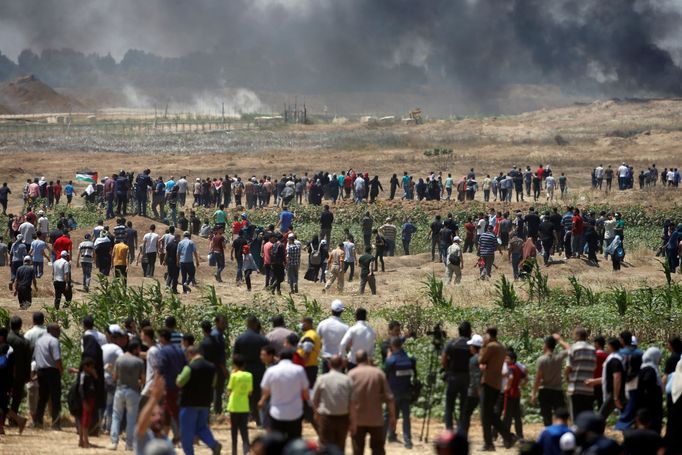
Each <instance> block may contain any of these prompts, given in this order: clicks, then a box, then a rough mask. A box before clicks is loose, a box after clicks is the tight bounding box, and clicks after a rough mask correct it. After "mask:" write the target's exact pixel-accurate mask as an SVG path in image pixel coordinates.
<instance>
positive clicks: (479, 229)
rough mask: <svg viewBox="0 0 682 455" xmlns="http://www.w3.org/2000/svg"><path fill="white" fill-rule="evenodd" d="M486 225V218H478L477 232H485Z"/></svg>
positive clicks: (481, 233) (480, 233)
mask: <svg viewBox="0 0 682 455" xmlns="http://www.w3.org/2000/svg"><path fill="white" fill-rule="evenodd" d="M485 225H486V222H485V218H481V219H480V220H478V225H476V234H478V235H483V233H484V232H485Z"/></svg>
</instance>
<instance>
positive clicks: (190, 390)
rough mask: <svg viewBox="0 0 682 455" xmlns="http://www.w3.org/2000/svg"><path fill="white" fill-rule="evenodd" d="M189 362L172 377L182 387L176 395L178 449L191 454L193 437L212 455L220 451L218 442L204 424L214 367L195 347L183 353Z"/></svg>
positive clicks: (192, 451)
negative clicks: (179, 431) (178, 395)
mask: <svg viewBox="0 0 682 455" xmlns="http://www.w3.org/2000/svg"><path fill="white" fill-rule="evenodd" d="M185 354H186V356H187V361H188V362H189V363H188V364H187V365H185V367H184V368H183V369H182V372H181V373H180V374H179V375H178V377H177V379H176V384H177V386H178V387H179V388H181V389H182V393H181V394H180V428H181V429H182V450H183V452H184V453H185V454H186V455H194V440H195V439H197V438H198V439H200V440H201V441H202V442H203V443H204V444H206V445H207V446H208V447H209V448H210V449H211V450H212V451H213V454H214V455H217V454H220V450H221V449H222V445H221V444H220V443H219V442H217V441H216V440H215V438H214V437H213V433H211V429H210V428H209V427H208V413H209V409H210V407H211V398H212V393H211V392H212V389H213V384H214V383H213V380H214V378H215V373H216V367H215V366H214V365H213V364H212V363H211V362H209V361H207V360H206V359H204V358H203V357H202V356H201V354H199V352H198V350H197V348H196V347H195V346H190V347H188V348H187V352H186V353H185Z"/></svg>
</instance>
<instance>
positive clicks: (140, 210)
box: [136, 194, 147, 216]
mask: <svg viewBox="0 0 682 455" xmlns="http://www.w3.org/2000/svg"><path fill="white" fill-rule="evenodd" d="M136 200H137V214H138V216H147V195H144V196H141V195H139V194H138V195H137V199H136Z"/></svg>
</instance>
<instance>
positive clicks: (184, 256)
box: [176, 232, 199, 294]
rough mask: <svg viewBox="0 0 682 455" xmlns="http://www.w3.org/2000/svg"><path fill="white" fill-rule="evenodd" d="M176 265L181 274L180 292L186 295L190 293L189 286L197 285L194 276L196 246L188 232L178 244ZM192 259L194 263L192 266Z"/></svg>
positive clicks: (197, 256)
mask: <svg viewBox="0 0 682 455" xmlns="http://www.w3.org/2000/svg"><path fill="white" fill-rule="evenodd" d="M177 251H178V252H177V259H176V264H177V266H178V268H179V269H180V273H181V274H182V292H183V293H185V294H187V293H188V292H190V291H191V289H190V287H189V285H190V284H195V285H196V284H197V283H196V279H195V278H194V274H195V273H196V269H197V268H198V267H199V254H198V253H197V246H196V245H195V244H194V241H192V239H191V235H190V233H189V232H185V235H184V238H183V239H182V240H181V241H180V243H178V250H177ZM193 259H194V260H195V261H196V267H195V266H194V262H193Z"/></svg>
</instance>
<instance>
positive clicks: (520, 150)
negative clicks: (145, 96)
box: [0, 100, 682, 454]
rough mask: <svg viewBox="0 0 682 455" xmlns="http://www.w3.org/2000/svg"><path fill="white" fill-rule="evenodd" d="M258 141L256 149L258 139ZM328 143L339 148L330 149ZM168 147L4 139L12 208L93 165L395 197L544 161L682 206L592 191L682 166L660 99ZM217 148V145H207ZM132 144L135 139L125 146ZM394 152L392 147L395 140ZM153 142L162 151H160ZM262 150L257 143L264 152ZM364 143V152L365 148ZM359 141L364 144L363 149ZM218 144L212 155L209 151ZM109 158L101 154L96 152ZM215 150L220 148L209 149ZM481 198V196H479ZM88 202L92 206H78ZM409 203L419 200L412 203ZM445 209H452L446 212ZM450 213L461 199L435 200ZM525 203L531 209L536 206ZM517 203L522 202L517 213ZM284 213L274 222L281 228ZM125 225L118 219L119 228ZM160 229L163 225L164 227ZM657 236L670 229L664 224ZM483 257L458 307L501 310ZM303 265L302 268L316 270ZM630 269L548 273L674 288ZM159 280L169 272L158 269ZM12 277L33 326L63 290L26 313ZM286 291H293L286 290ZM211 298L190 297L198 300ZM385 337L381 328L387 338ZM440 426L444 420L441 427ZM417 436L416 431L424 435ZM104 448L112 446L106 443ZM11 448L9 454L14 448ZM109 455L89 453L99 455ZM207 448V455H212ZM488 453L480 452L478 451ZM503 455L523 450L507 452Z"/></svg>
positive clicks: (668, 111)
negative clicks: (308, 183) (309, 180)
mask: <svg viewBox="0 0 682 455" xmlns="http://www.w3.org/2000/svg"><path fill="white" fill-rule="evenodd" d="M247 134H251V135H252V141H251V142H249V141H246V140H245V139H244V138H245V137H246V136H244V135H247ZM557 135H561V136H562V138H564V139H565V140H566V141H568V145H564V146H560V145H557V143H556V141H555V137H556V136H557ZM325 138H327V139H328V141H325ZM167 140H168V142H167V144H168V147H164V146H163V141H162V140H160V139H159V138H158V137H156V138H153V141H152V140H151V139H149V140H147V139H145V138H142V139H140V138H134V139H131V140H130V143H128V144H127V145H125V144H124V145H125V147H118V146H117V147H115V148H114V147H111V149H110V148H109V146H108V145H107V143H106V138H93V139H92V141H89V140H83V139H82V138H81V139H80V140H79V139H77V138H71V139H69V138H67V139H54V140H47V141H36V142H31V141H28V140H24V139H17V138H12V137H1V136H0V181H7V182H9V185H10V187H11V188H12V189H13V191H14V194H12V197H11V201H10V208H9V212H13V211H17V210H18V209H19V203H20V200H19V196H20V192H21V188H22V186H23V182H24V181H25V180H26V179H27V178H32V177H36V176H41V175H44V176H46V177H47V178H48V180H53V179H57V178H61V179H62V181H63V182H64V181H66V180H69V179H72V178H73V177H74V174H75V172H76V171H77V170H80V169H82V168H90V169H93V170H97V171H98V172H99V173H100V176H104V175H107V174H110V173H112V172H116V171H118V170H119V169H121V168H124V169H130V170H134V171H136V172H139V171H140V170H142V169H144V168H146V167H149V168H151V169H152V174H153V175H154V176H157V175H163V176H164V177H168V176H170V175H174V176H176V177H177V176H180V175H187V176H188V177H190V179H192V178H194V177H204V178H205V177H209V176H221V175H224V174H226V173H229V174H231V175H234V174H235V173H237V174H239V175H242V176H250V175H252V174H255V175H259V176H260V175H263V174H268V175H273V176H278V175H281V174H283V173H289V172H296V173H299V174H300V173H302V172H305V171H308V172H311V173H312V172H316V171H318V170H319V169H326V170H329V171H332V172H333V171H339V170H342V169H348V168H350V167H352V168H354V169H356V170H360V171H365V170H367V171H368V172H369V173H370V174H377V175H379V176H380V178H381V180H382V182H384V183H385V186H384V188H385V192H384V194H383V195H382V196H381V197H383V198H385V197H386V193H387V190H388V180H389V177H390V175H391V174H392V173H394V172H395V173H398V174H399V175H400V174H402V171H403V170H407V171H409V172H411V173H413V174H414V175H415V176H416V177H419V176H424V175H426V173H427V172H428V171H430V170H442V171H443V172H444V173H448V172H451V173H452V174H453V176H456V177H457V176H460V175H461V174H463V173H465V172H466V171H467V170H468V169H469V168H470V167H473V168H475V169H476V171H477V173H478V174H479V175H480V174H481V173H483V174H485V173H490V174H496V173H498V172H500V171H503V170H505V171H506V170H508V169H509V168H510V167H511V166H512V165H519V166H523V167H525V166H526V165H527V164H528V165H531V166H532V167H535V166H537V164H538V163H545V164H551V165H552V169H553V170H554V172H555V173H561V172H565V173H566V175H567V176H568V181H569V187H570V190H571V193H570V198H571V201H572V202H578V203H588V202H602V201H604V200H608V201H610V202H612V203H613V204H616V205H618V204H632V203H641V204H644V205H648V206H652V207H657V206H669V205H671V204H674V203H677V204H679V203H680V202H682V196H681V194H682V193H681V192H680V191H679V190H674V191H673V190H664V189H661V188H656V189H653V190H650V191H629V192H627V193H619V192H614V193H613V194H612V195H610V196H608V197H607V196H605V195H604V194H603V193H594V192H592V191H591V190H590V189H589V188H588V186H589V176H590V170H591V169H592V168H593V167H594V166H596V165H598V164H600V163H603V164H604V165H607V164H611V165H613V166H614V167H617V166H618V165H619V164H620V162H621V161H623V160H625V161H627V162H628V163H629V164H631V165H633V166H634V167H635V170H636V171H639V170H640V169H641V168H642V167H646V166H647V165H650V164H652V163H656V165H657V167H658V168H659V169H660V170H662V169H663V168H664V167H667V166H673V167H682V160H681V159H680V157H681V156H682V155H680V153H679V143H680V140H682V101H667V100H666V101H656V102H648V103H615V102H606V103H593V104H589V105H584V106H571V107H567V108H562V109H556V110H551V111H546V112H545V111H539V112H534V113H529V114H523V115H520V116H516V117H509V118H483V119H465V120H461V121H439V122H430V123H427V124H425V125H422V126H417V127H407V126H393V127H381V128H368V127H366V126H359V125H350V126H328V125H327V126H306V127H292V128H287V129H276V130H271V131H270V130H257V131H253V132H251V133H240V135H239V136H238V137H237V138H235V137H233V136H231V135H229V134H227V133H226V134H223V135H219V134H217V135H211V136H210V137H209V136H204V135H195V136H193V137H184V136H183V137H181V138H178V136H176V135H170V134H169V135H167ZM205 141H208V143H207V142H205ZM123 142H125V141H123ZM387 143H388V144H389V145H386V144H387ZM150 144H151V145H150ZM254 144H255V145H254ZM354 144H355V145H354ZM357 144H359V145H357ZM204 146H206V148H204ZM432 146H447V147H450V148H453V149H454V151H455V152H454V154H453V156H451V157H448V158H442V157H440V158H429V157H426V156H424V154H423V153H422V152H423V150H424V148H427V147H432ZM95 149H96V150H98V151H97V152H93V151H91V150H95ZM205 150H211V152H205ZM479 197H480V196H479ZM76 200H77V203H78V204H80V198H76ZM405 204H408V203H407V202H405ZM439 204H440V205H439ZM433 205H434V207H432V208H433V209H434V210H436V208H437V207H438V206H440V207H442V211H443V212H445V211H447V208H448V207H452V206H454V203H446V202H443V203H433ZM527 206H528V205H527V204H526V205H524V206H523V207H527ZM512 207H514V205H512ZM274 220H275V218H274V212H273V222H274ZM132 221H133V223H134V225H135V226H136V228H137V229H138V232H139V233H140V235H142V234H143V233H144V232H145V230H146V227H147V225H148V224H149V223H150V221H149V220H147V219H141V218H137V217H133V218H132ZM109 224H110V225H111V227H112V228H113V222H110V223H109ZM156 224H157V226H158V225H159V224H160V223H158V222H157V223H156ZM91 228H92V226H82V227H81V229H79V230H77V231H75V232H74V233H73V234H72V238H73V240H74V243H76V244H77V243H78V242H79V241H80V240H81V239H82V236H83V234H84V233H85V232H86V231H90V230H91ZM656 229H658V228H657V227H656ZM197 244H198V246H199V251H200V257H201V258H202V259H203V260H204V261H205V258H206V254H207V246H208V245H207V241H206V240H202V239H198V240H197ZM474 259H475V258H474V257H473V256H472V255H469V254H467V255H465V258H464V263H465V267H466V268H465V272H464V278H463V283H462V285H461V286H457V287H454V286H450V287H448V288H447V291H446V292H447V293H448V294H451V295H452V296H453V301H454V302H455V305H473V306H484V305H490V302H491V300H492V298H493V295H494V283H493V282H490V283H488V282H481V281H480V280H478V279H477V271H476V270H475V269H473V268H472V267H473V264H474ZM305 262H306V259H305V258H304V259H303V263H304V264H303V265H302V270H305ZM628 262H629V263H628V266H627V267H625V268H624V269H623V271H622V272H621V273H619V274H613V273H612V272H611V267H610V264H608V263H606V264H602V267H601V268H599V269H595V268H593V267H588V266H587V264H586V263H584V262H582V261H577V260H572V261H569V262H568V263H560V264H556V265H554V266H552V267H550V268H548V269H546V272H547V273H548V275H549V277H550V285H562V286H565V285H566V283H567V282H566V277H567V276H569V275H571V274H573V275H575V276H576V277H578V278H579V280H580V281H581V283H583V284H585V285H587V286H592V287H593V288H604V287H610V286H614V285H618V284H621V285H624V286H628V287H630V286H637V285H639V284H641V283H643V282H646V283H648V284H655V283H660V282H663V280H664V277H663V274H662V273H660V269H661V266H660V264H659V262H658V261H657V259H656V258H655V257H654V256H653V253H652V252H650V251H644V250H642V251H635V252H633V254H630V255H629V256H628ZM497 264H498V265H499V267H500V272H504V273H506V274H507V275H509V274H510V273H511V265H510V264H509V262H507V260H506V259H503V258H498V259H497ZM427 272H434V273H436V274H442V273H443V268H442V265H441V264H434V263H432V262H431V261H430V256H429V255H428V254H418V255H414V256H409V257H395V258H388V259H387V260H386V272H385V273H380V274H379V276H378V277H377V286H378V295H377V296H371V295H365V296H360V295H359V294H358V284H359V283H358V281H357V279H356V280H354V281H352V282H350V283H347V284H346V289H345V292H344V293H343V296H342V298H343V299H344V300H345V301H346V302H348V303H349V304H351V305H356V304H360V302H362V303H363V305H365V306H367V307H368V308H370V310H371V309H376V308H380V307H384V306H397V305H401V304H403V303H405V302H414V301H415V300H417V299H419V298H420V297H421V291H420V290H419V288H420V286H421V285H420V282H421V280H422V279H423V276H424V274H425V273H427ZM212 273H213V271H212V270H210V269H209V267H208V265H207V264H206V262H204V263H202V264H201V267H200V268H199V270H198V276H197V278H198V281H199V283H200V286H201V285H203V284H215V285H216V289H217V291H218V294H219V296H221V297H222V298H223V300H224V301H226V302H235V303H236V302H240V303H249V302H251V301H252V295H251V294H249V293H248V292H247V291H246V288H245V287H243V286H242V287H236V286H235V285H234V274H235V265H234V263H233V262H229V261H228V265H227V269H226V270H225V272H224V273H223V278H224V280H225V282H224V283H222V284H216V283H215V281H214V279H213V278H212ZM156 274H157V276H158V277H160V276H161V275H162V274H163V270H162V269H161V267H159V266H157V271H156ZM74 277H75V281H76V282H77V283H78V284H76V286H75V289H76V296H75V298H76V299H78V298H81V297H83V294H82V292H81V291H82V289H81V286H80V282H81V273H80V271H79V270H76V269H74ZM129 277H130V278H129V282H130V284H131V285H139V284H141V283H142V282H143V280H144V279H143V278H142V271H141V268H140V266H133V267H132V268H131V270H130V272H129ZM8 278H9V269H8V268H4V270H0V284H1V285H2V286H0V306H2V307H5V308H7V309H8V310H10V311H11V312H12V313H18V314H20V315H22V317H23V318H24V320H25V321H28V320H29V319H30V317H29V315H30V311H31V310H34V309H36V308H40V307H41V306H43V305H50V304H51V303H52V299H53V297H52V285H51V283H50V281H49V272H48V273H47V276H46V277H44V278H43V279H41V280H40V283H39V291H38V293H37V295H36V297H35V298H34V304H33V307H32V308H31V309H30V310H29V311H17V309H18V305H17V303H16V301H15V299H14V297H13V296H12V295H11V293H10V291H9V290H8V289H7V286H6V283H7V282H8ZM254 280H255V285H254V292H263V291H262V285H263V281H262V277H260V276H257V277H255V278H254ZM284 288H285V286H284V285H283V289H284ZM300 291H301V293H302V294H305V295H307V296H309V297H311V298H316V299H318V301H320V302H322V303H323V305H328V303H329V301H330V300H331V299H332V298H334V297H336V296H337V294H336V291H335V287H334V288H332V291H331V292H330V293H329V294H326V295H325V294H323V293H322V292H321V286H320V285H318V284H312V283H310V282H307V281H303V280H302V281H301V284H300ZM198 294H199V292H193V293H192V294H191V295H189V296H186V297H183V299H187V300H189V301H196V300H197V299H198ZM381 330H382V329H381V328H380V331H381ZM435 426H436V427H437V428H439V427H440V425H439V424H436V425H435ZM528 428H529V430H528V433H527V435H530V436H534V435H536V434H537V433H538V431H539V428H538V427H537V426H528ZM415 433H416V431H413V434H415ZM218 434H219V439H220V440H221V442H223V444H224V445H226V444H227V441H228V434H227V431H226V428H225V426H222V427H219V428H218ZM472 436H473V437H474V442H473V447H474V448H478V447H480V446H481V445H482V443H481V441H480V431H477V429H476V428H474V429H473V430H472ZM0 442H1V443H2V446H3V451H5V450H6V451H7V453H15V454H24V453H25V454H34V453H41V454H42V453H49V452H54V451H62V452H64V453H77V452H79V451H78V450H77V449H76V442H77V441H76V436H75V434H74V429H73V428H68V429H67V430H66V431H65V432H63V433H51V432H47V433H37V432H35V431H30V430H29V431H27V433H26V435H25V436H23V437H21V438H19V437H17V436H15V435H13V431H12V430H10V431H9V435H8V436H5V437H0ZM94 442H95V444H98V445H100V446H104V445H105V440H104V439H102V438H100V439H97V440H95V441H94ZM415 443H416V444H415V450H414V451H412V453H428V452H429V449H428V448H427V447H426V446H425V445H422V444H419V443H418V442H417V438H415ZM5 447H6V448H7V449H5ZM95 452H97V453H100V452H102V451H101V450H98V451H89V453H95ZM206 452H207V451H206V450H203V451H202V452H199V453H206ZM388 452H389V453H392V454H402V453H407V452H404V451H402V450H401V448H400V447H399V446H393V445H392V446H390V447H389V450H388ZM474 453H476V452H474ZM500 453H512V452H505V451H500Z"/></svg>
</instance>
